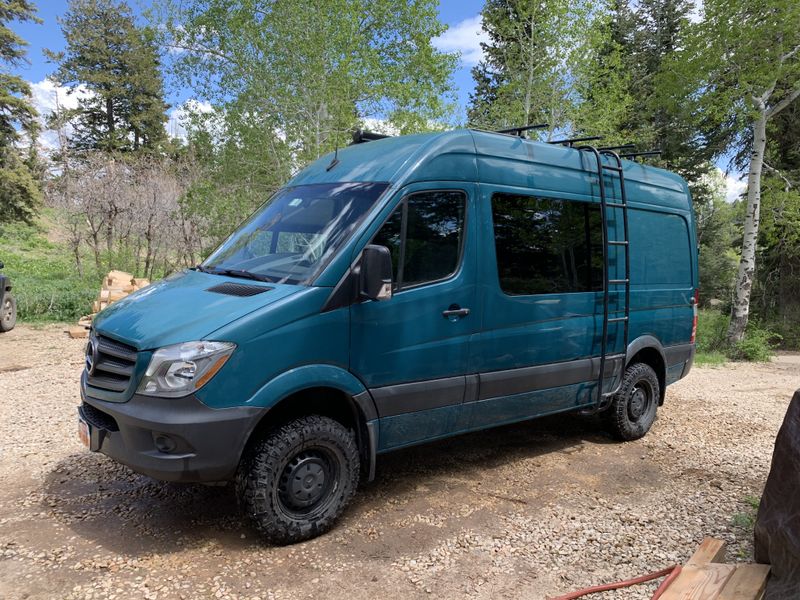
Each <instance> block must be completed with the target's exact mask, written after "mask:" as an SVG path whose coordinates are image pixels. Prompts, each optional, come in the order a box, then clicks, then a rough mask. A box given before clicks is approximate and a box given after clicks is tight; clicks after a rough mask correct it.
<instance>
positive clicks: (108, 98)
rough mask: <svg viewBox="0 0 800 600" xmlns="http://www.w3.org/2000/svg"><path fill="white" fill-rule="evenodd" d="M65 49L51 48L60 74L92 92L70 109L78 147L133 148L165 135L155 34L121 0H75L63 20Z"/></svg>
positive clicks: (154, 144) (60, 78)
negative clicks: (147, 29)
mask: <svg viewBox="0 0 800 600" xmlns="http://www.w3.org/2000/svg"><path fill="white" fill-rule="evenodd" d="M59 21H60V23H61V27H62V31H63V33H64V38H65V39H66V42H67V49H66V51H65V52H61V53H54V52H48V55H49V57H50V58H51V60H53V62H55V63H56V64H57V65H58V68H57V70H56V72H55V74H54V78H55V79H56V80H58V81H59V82H60V83H62V84H64V85H68V86H70V87H71V89H72V90H74V89H77V87H78V86H82V87H83V88H84V89H86V90H88V91H89V92H91V93H90V94H88V95H87V97H85V98H82V99H81V100H80V102H79V106H78V108H77V109H74V110H72V111H70V112H69V114H67V115H66V116H67V118H69V119H70V122H71V123H72V127H73V133H72V135H71V136H70V144H71V145H72V147H73V148H75V149H77V150H89V149H93V150H103V151H108V152H116V151H130V150H137V149H139V148H140V147H142V148H154V147H157V146H158V144H160V143H161V142H162V141H163V140H164V139H165V132H164V122H165V121H166V116H165V114H164V111H165V109H166V105H165V104H164V99H163V81H162V77H161V73H160V62H159V58H158V53H157V50H156V48H155V44H154V42H153V36H152V35H151V34H150V33H149V32H148V31H146V30H140V29H139V28H137V27H136V24H135V22H134V18H133V14H132V12H131V9H130V7H129V6H128V5H127V4H126V3H124V2H116V1H115V0H71V2H70V4H69V10H68V11H67V13H66V14H65V15H64V17H63V18H61V19H60V20H59Z"/></svg>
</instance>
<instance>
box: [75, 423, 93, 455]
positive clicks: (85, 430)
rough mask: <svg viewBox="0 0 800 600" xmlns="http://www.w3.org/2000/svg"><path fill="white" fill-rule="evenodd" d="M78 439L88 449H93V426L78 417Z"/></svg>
mask: <svg viewBox="0 0 800 600" xmlns="http://www.w3.org/2000/svg"><path fill="white" fill-rule="evenodd" d="M78 439H79V440H80V441H81V444H83V445H84V446H86V448H87V449H88V450H91V449H92V426H91V425H89V424H88V423H87V422H86V421H84V420H83V419H82V418H81V417H78Z"/></svg>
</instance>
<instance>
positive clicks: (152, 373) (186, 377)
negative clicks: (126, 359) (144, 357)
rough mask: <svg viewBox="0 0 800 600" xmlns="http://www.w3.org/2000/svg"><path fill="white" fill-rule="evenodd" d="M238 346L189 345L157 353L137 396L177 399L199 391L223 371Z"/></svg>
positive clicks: (214, 344) (198, 343) (199, 343)
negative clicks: (218, 372)
mask: <svg viewBox="0 0 800 600" xmlns="http://www.w3.org/2000/svg"><path fill="white" fill-rule="evenodd" d="M235 349H236V344H232V343H231V342H186V343H184V344H175V345H174V346H166V347H165V348H160V349H159V350H156V352H155V353H154V354H153V356H152V358H151V359H150V364H149V365H148V366H147V371H145V374H144V377H143V378H142V382H141V383H140V384H139V390H138V392H139V393H140V394H144V395H145V396H162V397H166V398H178V397H180V396H186V395H187V394H191V393H192V392H194V391H196V390H199V389H200V388H201V387H203V386H204V385H205V384H206V383H208V381H209V380H210V379H211V378H212V377H213V376H214V375H215V374H216V372H217V371H219V370H220V369H221V368H222V365H224V364H225V361H227V360H228V358H230V356H231V354H232V353H233V351H234V350H235Z"/></svg>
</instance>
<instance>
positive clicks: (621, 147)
mask: <svg viewBox="0 0 800 600" xmlns="http://www.w3.org/2000/svg"><path fill="white" fill-rule="evenodd" d="M635 147H636V144H620V145H619V146H603V147H602V148H598V150H599V151H600V152H602V151H603V150H631V149H633V148H635Z"/></svg>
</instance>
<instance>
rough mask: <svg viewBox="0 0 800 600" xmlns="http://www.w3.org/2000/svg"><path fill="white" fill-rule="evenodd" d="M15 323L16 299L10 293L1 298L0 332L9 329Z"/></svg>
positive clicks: (12, 327)
mask: <svg viewBox="0 0 800 600" xmlns="http://www.w3.org/2000/svg"><path fill="white" fill-rule="evenodd" d="M16 324H17V301H16V299H15V298H14V296H12V295H11V294H6V295H5V297H4V298H3V306H0V332H6V331H11V330H12V329H14V325H16Z"/></svg>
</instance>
